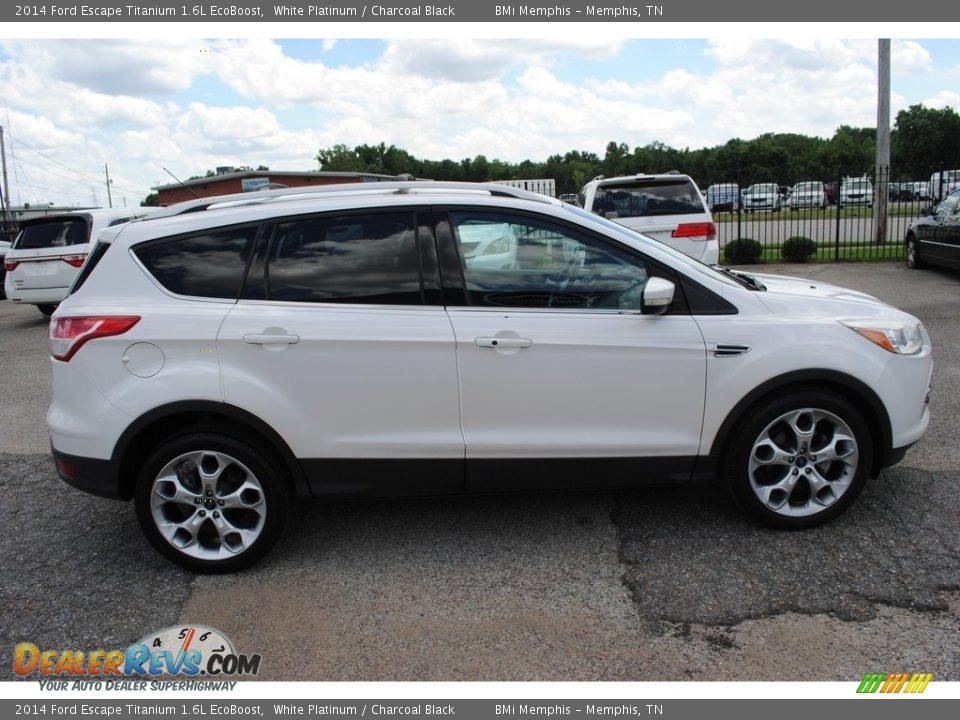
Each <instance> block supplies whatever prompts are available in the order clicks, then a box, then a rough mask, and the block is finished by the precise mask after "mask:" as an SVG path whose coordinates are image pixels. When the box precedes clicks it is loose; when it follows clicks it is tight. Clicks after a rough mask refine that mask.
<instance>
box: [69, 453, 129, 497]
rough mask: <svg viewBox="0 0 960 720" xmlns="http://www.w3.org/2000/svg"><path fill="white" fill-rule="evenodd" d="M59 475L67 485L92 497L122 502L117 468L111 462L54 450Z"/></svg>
mask: <svg viewBox="0 0 960 720" xmlns="http://www.w3.org/2000/svg"><path fill="white" fill-rule="evenodd" d="M53 460H54V462H55V463H56V466H57V475H58V476H59V477H60V479H61V480H63V481H64V482H65V483H67V485H71V486H73V487H75V488H77V489H78V490H83V491H84V492H88V493H90V494H92V495H99V496H100V497H105V498H111V499H113V500H120V499H121V497H120V489H119V488H120V485H119V481H118V478H117V471H116V470H117V469H116V466H115V465H114V464H113V463H112V462H111V461H110V460H100V459H98V458H88V457H78V456H76V455H67V454H66V453H62V452H59V451H58V450H53Z"/></svg>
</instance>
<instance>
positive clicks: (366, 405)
mask: <svg viewBox="0 0 960 720" xmlns="http://www.w3.org/2000/svg"><path fill="white" fill-rule="evenodd" d="M422 218H423V213H422V211H420V212H418V211H415V210H406V209H400V210H384V211H365V212H363V213H353V214H325V215H315V216H309V217H301V218H291V219H288V220H283V221H278V222H276V223H275V224H273V225H272V226H271V227H270V228H269V230H268V232H266V233H265V235H264V237H262V238H261V241H260V245H259V246H258V251H257V254H256V257H255V258H254V260H253V262H252V264H251V267H250V270H249V271H248V274H247V280H246V283H245V287H244V292H243V296H242V297H241V299H240V301H239V302H238V303H237V305H236V306H235V307H234V309H233V310H232V311H231V312H230V314H229V315H228V316H227V318H226V319H225V320H224V323H223V326H222V328H221V330H220V333H219V337H218V345H219V351H220V354H221V361H222V367H223V369H222V377H223V395H224V400H225V401H226V402H227V403H230V404H232V405H236V406H238V407H242V408H244V409H246V410H248V411H249V412H251V413H253V414H254V415H256V416H257V417H259V418H261V419H263V420H264V421H265V422H267V423H268V424H269V425H271V426H272V427H273V428H274V429H275V430H276V431H277V432H278V433H279V434H280V435H281V436H282V437H283V438H285V439H286V440H287V441H288V443H289V444H290V446H291V450H292V451H293V452H294V454H295V455H296V456H297V457H298V458H299V459H300V461H301V464H302V465H303V467H304V469H305V471H306V473H307V475H308V479H309V481H310V487H311V489H312V491H313V492H314V494H348V495H350V494H372V495H405V494H440V493H454V492H460V491H462V489H463V454H464V446H463V435H462V433H461V431H460V406H459V403H460V400H459V388H458V383H457V360H456V354H455V350H454V339H453V331H452V329H451V326H450V321H449V319H448V318H447V316H446V313H445V312H444V309H443V307H442V305H439V304H432V303H433V301H434V300H437V297H436V293H437V292H438V290H439V279H438V275H437V270H436V260H435V245H434V242H433V239H432V230H430V228H429V227H424V228H420V229H419V232H424V233H427V236H428V237H427V239H426V240H425V241H423V242H420V239H419V238H418V227H419V225H420V224H421V222H422ZM421 249H425V251H426V252H428V253H430V254H431V255H430V256H429V257H428V258H427V259H426V260H425V259H423V258H421V256H420V250H421ZM430 257H432V258H433V260H432V261H431V260H430ZM431 268H432V269H431ZM421 275H422V276H423V284H421ZM432 277H437V279H436V280H435V281H432V280H431V278H432ZM431 282H432V285H431ZM431 293H433V294H431Z"/></svg>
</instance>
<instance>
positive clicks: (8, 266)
mask: <svg viewBox="0 0 960 720" xmlns="http://www.w3.org/2000/svg"><path fill="white" fill-rule="evenodd" d="M19 264H20V262H19V261H18V260H4V262H3V269H4V270H6V271H7V272H13V271H14V269H15V268H16V267H17V265H19Z"/></svg>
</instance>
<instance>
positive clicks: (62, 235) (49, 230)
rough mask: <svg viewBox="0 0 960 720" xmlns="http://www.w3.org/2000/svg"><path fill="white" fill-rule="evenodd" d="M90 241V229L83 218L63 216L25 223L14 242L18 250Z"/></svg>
mask: <svg viewBox="0 0 960 720" xmlns="http://www.w3.org/2000/svg"><path fill="white" fill-rule="evenodd" d="M87 242H90V230H89V226H88V225H87V223H86V221H85V220H84V219H83V218H79V217H73V218H62V219H58V220H48V221H43V222H33V223H30V224H29V225H24V227H23V229H22V230H21V231H20V235H19V236H18V237H17V239H16V242H15V243H14V248H16V249H17V250H38V249H41V248H62V247H69V246H70V245H83V244H84V243H87Z"/></svg>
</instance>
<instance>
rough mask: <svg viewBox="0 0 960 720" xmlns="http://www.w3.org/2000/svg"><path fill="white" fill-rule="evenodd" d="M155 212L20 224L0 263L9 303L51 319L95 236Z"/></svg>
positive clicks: (101, 212) (118, 211)
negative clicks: (29, 308) (28, 307)
mask: <svg viewBox="0 0 960 720" xmlns="http://www.w3.org/2000/svg"><path fill="white" fill-rule="evenodd" d="M157 209H158V208H154V207H136V208H111V209H94V210H82V211H77V212H67V213H55V214H53V215H44V216H42V217H36V218H30V219H29V220H24V221H23V222H22V223H21V224H20V232H19V233H17V237H16V238H14V240H13V245H12V246H11V247H10V249H9V250H8V251H7V255H6V257H5V258H4V262H3V265H4V268H5V269H6V272H7V276H6V279H5V280H4V289H5V290H6V294H7V299H9V300H11V301H12V302H15V303H24V304H26V305H36V306H37V308H38V309H39V310H40V312H42V313H43V314H44V315H47V316H49V315H50V314H52V313H53V311H54V310H55V309H56V308H57V304H58V303H59V302H60V301H61V300H63V298H65V297H66V296H67V290H68V289H69V288H70V285H71V284H72V283H73V280H74V278H75V277H76V276H77V273H79V272H80V267H81V266H82V265H83V261H84V260H86V259H87V254H88V253H89V252H90V249H91V247H92V246H93V242H92V241H93V240H95V239H96V237H97V233H99V232H100V231H101V230H102V229H103V228H106V227H110V226H111V225H119V224H120V223H125V222H129V221H131V220H135V219H137V218H142V217H146V216H147V215H148V214H149V213H151V212H154V211H155V210H157Z"/></svg>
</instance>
